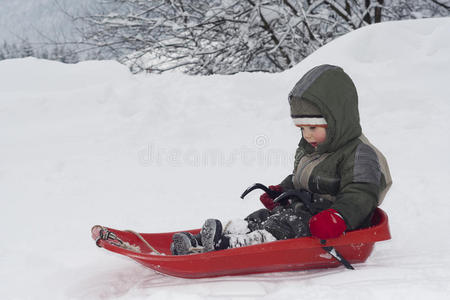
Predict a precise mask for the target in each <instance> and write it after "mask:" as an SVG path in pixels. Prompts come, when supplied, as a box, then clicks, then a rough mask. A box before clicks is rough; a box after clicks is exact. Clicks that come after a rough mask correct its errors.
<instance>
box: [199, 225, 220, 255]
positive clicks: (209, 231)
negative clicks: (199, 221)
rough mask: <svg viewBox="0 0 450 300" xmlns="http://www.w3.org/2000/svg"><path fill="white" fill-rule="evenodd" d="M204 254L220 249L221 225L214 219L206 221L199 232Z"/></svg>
mask: <svg viewBox="0 0 450 300" xmlns="http://www.w3.org/2000/svg"><path fill="white" fill-rule="evenodd" d="M200 235H201V238H202V245H203V247H204V252H209V251H213V250H216V248H217V249H219V248H222V247H221V246H220V242H221V237H222V223H221V222H220V221H219V220H216V219H208V220H206V221H205V223H204V224H203V226H202V230H201V231H200Z"/></svg>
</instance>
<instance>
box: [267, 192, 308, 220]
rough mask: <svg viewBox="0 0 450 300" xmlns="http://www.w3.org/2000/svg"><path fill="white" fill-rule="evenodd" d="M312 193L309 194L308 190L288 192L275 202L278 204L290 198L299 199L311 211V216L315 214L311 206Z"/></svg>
mask: <svg viewBox="0 0 450 300" xmlns="http://www.w3.org/2000/svg"><path fill="white" fill-rule="evenodd" d="M312 195H313V194H312V193H310V192H308V191H307V190H304V189H301V190H289V191H287V192H284V193H283V194H281V195H279V196H278V197H276V198H275V199H274V200H273V202H275V203H278V202H282V201H284V200H287V199H289V198H297V199H298V200H300V201H301V202H303V204H305V206H306V208H307V209H308V210H309V212H310V213H311V214H313V215H314V214H315V213H314V210H313V208H312V205H311V199H312Z"/></svg>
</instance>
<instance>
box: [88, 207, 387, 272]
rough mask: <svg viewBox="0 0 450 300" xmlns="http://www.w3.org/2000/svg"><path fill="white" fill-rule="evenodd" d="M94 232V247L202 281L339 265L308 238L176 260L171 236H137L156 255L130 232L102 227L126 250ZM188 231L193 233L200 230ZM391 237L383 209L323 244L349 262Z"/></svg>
mask: <svg viewBox="0 0 450 300" xmlns="http://www.w3.org/2000/svg"><path fill="white" fill-rule="evenodd" d="M94 228H97V230H94ZM94 228H93V230H92V238H93V239H94V240H95V241H96V243H97V245H98V246H100V247H103V248H105V249H107V250H109V251H112V252H116V253H119V254H122V255H125V256H128V257H130V258H132V259H134V260H135V261H137V262H138V263H141V264H143V265H144V266H147V267H149V268H151V269H153V270H155V271H157V272H160V273H163V274H167V275H171V276H176V277H184V278H203V277H216V276H224V275H242V274H252V273H264V272H280V271H294V270H306V269H317V268H332V267H338V266H340V263H339V262H338V261H337V260H335V259H334V258H333V257H332V256H331V255H330V254H328V253H327V252H326V251H325V250H323V249H322V246H323V245H321V244H320V241H319V240H318V239H316V238H312V237H303V238H297V239H290V240H283V241H275V242H270V243H265V244H259V245H253V246H248V247H242V248H233V249H226V250H221V251H213V252H207V253H199V254H190V255H179V256H176V255H171V253H170V243H171V241H172V235H173V234H174V233H175V232H168V233H141V234H140V235H141V237H142V238H143V239H145V240H146V241H147V242H148V243H149V244H150V245H151V246H152V247H154V248H155V249H156V250H157V251H158V252H160V253H161V254H155V252H154V251H153V250H152V249H151V248H149V247H148V246H147V245H146V244H145V243H144V242H142V241H141V240H140V239H139V237H138V235H136V234H134V233H132V232H129V231H120V230H115V229H111V228H106V227H105V228H106V229H107V230H109V231H110V232H112V233H114V234H115V235H116V236H117V237H118V238H119V239H121V240H122V241H123V242H126V243H127V245H128V244H129V245H132V247H134V246H136V247H139V248H136V249H131V250H129V249H125V248H123V247H119V246H117V245H115V243H114V242H112V241H110V240H103V239H99V232H98V228H99V226H94ZM187 231H189V232H191V233H193V234H196V233H198V232H199V229H196V230H187ZM390 238H391V235H390V232H389V224H388V217H387V215H386V213H385V212H384V211H383V210H381V209H379V208H377V210H376V211H375V214H374V217H373V219H372V226H371V227H369V228H365V229H359V230H355V231H351V232H347V233H346V234H345V235H343V236H341V237H339V238H336V239H330V240H328V241H327V244H326V245H327V246H333V247H335V249H336V250H337V251H338V252H339V253H340V254H341V255H342V256H343V257H344V258H346V259H347V260H348V261H349V262H350V263H362V262H364V261H366V259H367V258H368V257H369V255H370V254H371V252H372V250H373V246H374V243H375V242H378V241H384V240H388V239H390Z"/></svg>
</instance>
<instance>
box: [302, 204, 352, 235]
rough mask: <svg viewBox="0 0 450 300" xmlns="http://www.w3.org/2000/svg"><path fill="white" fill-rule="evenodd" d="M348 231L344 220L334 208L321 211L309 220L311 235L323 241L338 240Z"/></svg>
mask: <svg viewBox="0 0 450 300" xmlns="http://www.w3.org/2000/svg"><path fill="white" fill-rule="evenodd" d="M346 229H347V225H346V224H345V221H344V218H343V217H342V216H341V214H339V213H338V212H337V211H336V210H334V209H332V208H330V209H327V210H324V211H321V212H320V213H318V214H316V215H314V216H313V217H312V218H311V219H310V220H309V230H310V231H311V235H312V236H315V237H318V238H319V239H321V240H326V239H332V238H337V237H338V236H340V235H341V234H342V233H344V231H345V230H346Z"/></svg>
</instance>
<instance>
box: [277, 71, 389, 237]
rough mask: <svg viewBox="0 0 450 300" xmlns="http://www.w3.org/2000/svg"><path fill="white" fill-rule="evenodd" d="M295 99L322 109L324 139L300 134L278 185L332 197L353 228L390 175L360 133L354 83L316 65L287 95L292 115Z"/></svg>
mask: <svg viewBox="0 0 450 300" xmlns="http://www.w3.org/2000/svg"><path fill="white" fill-rule="evenodd" d="M299 101H310V102H311V103H312V104H314V105H316V106H317V108H319V110H320V111H321V112H322V115H323V116H324V118H325V119H326V121H327V123H328V127H327V139H326V140H325V142H323V143H321V144H319V146H318V147H317V148H314V147H312V146H311V145H310V144H308V143H307V142H306V140H304V139H303V138H301V140H300V142H299V144H298V148H297V151H296V153H295V164H294V170H293V173H292V174H290V175H289V176H287V177H286V178H285V179H284V180H283V181H282V183H281V186H282V187H283V189H284V190H289V189H306V190H308V191H310V192H312V193H314V198H315V199H316V200H320V199H321V198H323V199H328V200H331V201H332V205H331V208H333V209H335V210H337V211H338V212H339V213H340V214H341V215H342V216H343V218H344V220H345V221H346V224H347V227H348V229H350V230H352V229H356V228H358V227H360V226H361V225H363V224H365V223H366V222H367V221H368V220H369V218H370V217H371V215H372V213H373V211H374V209H375V208H376V207H377V205H379V204H381V202H382V200H383V198H384V196H385V195H386V193H387V191H388V189H389V187H390V185H391V184H392V180H391V176H390V173H389V168H388V165H387V162H386V159H385V157H384V156H383V155H382V154H381V152H380V151H378V149H376V148H375V147H374V146H373V145H372V144H371V143H370V142H369V141H368V139H367V138H366V137H365V136H364V135H363V134H362V131H361V126H360V120H359V112H358V95H357V92H356V88H355V85H354V84H353V82H352V80H351V79H350V77H349V76H348V75H347V74H346V73H345V72H344V71H343V70H342V69H341V68H339V67H336V66H331V65H321V66H318V67H316V68H314V69H312V70H311V71H309V72H308V73H307V74H305V76H303V77H302V79H301V80H300V81H299V82H297V84H296V85H295V87H294V88H293V90H292V91H291V93H290V94H289V103H290V107H291V115H292V116H294V115H298V114H299V112H298V111H296V109H297V105H296V104H297V103H298V102H299ZM300 113H301V112H300Z"/></svg>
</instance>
